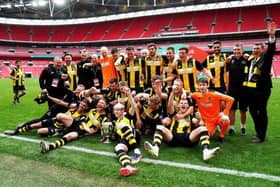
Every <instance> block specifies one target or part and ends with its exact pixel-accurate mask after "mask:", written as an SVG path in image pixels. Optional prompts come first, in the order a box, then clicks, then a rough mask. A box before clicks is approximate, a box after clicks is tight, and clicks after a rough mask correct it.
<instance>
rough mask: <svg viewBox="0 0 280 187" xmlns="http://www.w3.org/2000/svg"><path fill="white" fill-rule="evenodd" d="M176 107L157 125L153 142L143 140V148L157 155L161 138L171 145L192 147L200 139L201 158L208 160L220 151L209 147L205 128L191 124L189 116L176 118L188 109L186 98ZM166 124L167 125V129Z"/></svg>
mask: <svg viewBox="0 0 280 187" xmlns="http://www.w3.org/2000/svg"><path fill="white" fill-rule="evenodd" d="M178 107H179V111H178V112H177V113H176V112H175V108H174V107H173V115H172V118H169V117H167V118H164V119H163V120H162V124H163V125H157V127H156V131H155V134H154V138H153V143H152V144H151V143H150V142H148V141H145V142H144V148H145V149H146V150H147V151H148V152H149V153H150V154H152V155H153V156H155V157H158V154H159V147H160V145H161V143H162V140H163V139H164V141H165V142H167V143H168V144H169V145H171V146H184V147H193V146H195V145H197V144H198V142H199V141H200V143H201V146H202V150H203V151H202V153H203V154H202V157H203V160H205V161H207V160H209V159H210V158H212V157H213V156H215V155H216V154H217V153H218V152H219V151H220V148H219V147H216V148H214V149H209V143H210V142H209V133H208V130H207V128H206V127H204V126H196V125H193V124H192V122H191V118H190V116H186V117H184V118H183V119H178V118H176V115H177V114H179V115H180V114H184V113H186V111H187V110H188V109H189V103H188V100H185V99H181V100H180V102H179V106H178ZM166 126H169V129H168V128H167V127H166Z"/></svg>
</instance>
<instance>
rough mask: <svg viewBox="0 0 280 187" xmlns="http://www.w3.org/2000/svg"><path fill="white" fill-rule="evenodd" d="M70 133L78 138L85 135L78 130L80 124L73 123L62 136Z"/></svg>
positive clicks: (82, 131)
mask: <svg viewBox="0 0 280 187" xmlns="http://www.w3.org/2000/svg"><path fill="white" fill-rule="evenodd" d="M70 132H76V133H77V134H78V136H79V137H81V136H84V135H85V134H86V131H85V130H83V129H81V128H80V122H78V121H75V120H74V121H73V123H72V125H71V126H70V127H69V129H67V130H66V131H65V132H64V133H63V135H65V134H68V133H70Z"/></svg>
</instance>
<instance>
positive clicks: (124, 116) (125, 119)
mask: <svg viewBox="0 0 280 187" xmlns="http://www.w3.org/2000/svg"><path fill="white" fill-rule="evenodd" d="M127 95H128V98H129V102H130V103H131V108H130V109H129V111H128V112H127V113H125V106H124V105H123V104H120V103H117V104H116V105H115V106H114V114H115V116H116V118H117V119H116V120H115V122H114V123H115V128H116V133H117V135H118V136H119V137H120V140H119V143H118V144H117V145H116V146H115V153H116V155H117V157H118V160H119V162H120V164H121V165H122V168H121V169H120V170H119V173H120V175H122V176H130V175H133V174H136V173H137V172H138V169H137V168H135V167H133V166H132V165H134V164H136V163H138V162H139V161H140V160H141V158H142V154H141V152H140V149H139V148H138V146H139V143H140V142H139V141H140V135H139V134H138V133H137V131H136V128H135V126H134V122H133V119H134V115H135V114H136V113H137V111H136V105H135V102H134V98H133V97H132V94H131V91H130V89H129V88H127ZM136 115H138V114H136ZM130 150H133V151H134V155H133V157H132V159H131V158H130V157H129V156H128V152H129V151H130Z"/></svg>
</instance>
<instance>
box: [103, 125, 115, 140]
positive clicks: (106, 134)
mask: <svg viewBox="0 0 280 187" xmlns="http://www.w3.org/2000/svg"><path fill="white" fill-rule="evenodd" d="M113 131H114V126H113V124H112V122H103V123H102V124H101V141H103V143H111V137H112V135H113Z"/></svg>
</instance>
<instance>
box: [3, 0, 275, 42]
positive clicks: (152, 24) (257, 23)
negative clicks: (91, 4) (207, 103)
mask: <svg viewBox="0 0 280 187" xmlns="http://www.w3.org/2000/svg"><path fill="white" fill-rule="evenodd" d="M279 9H280V5H274V6H271V7H269V6H258V7H245V8H244V7H243V8H233V9H219V10H208V11H199V12H186V13H178V14H174V15H171V14H167V15H158V16H151V17H140V18H133V19H125V20H117V21H108V22H102V23H90V24H84V25H74V26H52V27H48V26H15V25H0V29H1V31H3V32H1V34H0V40H9V41H32V42H53V43H56V42H82V41H99V40H103V41H107V40H108V41H109V40H119V39H137V38H152V37H153V36H159V35H160V34H162V33H163V35H164V33H166V32H168V33H169V34H170V32H174V33H175V34H176V32H179V33H181V34H188V33H189V34H190V33H192V32H193V33H196V34H210V33H232V32H243V31H258V30H265V28H266V21H268V20H273V21H275V22H276V23H278V24H279V25H280V11H279Z"/></svg>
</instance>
